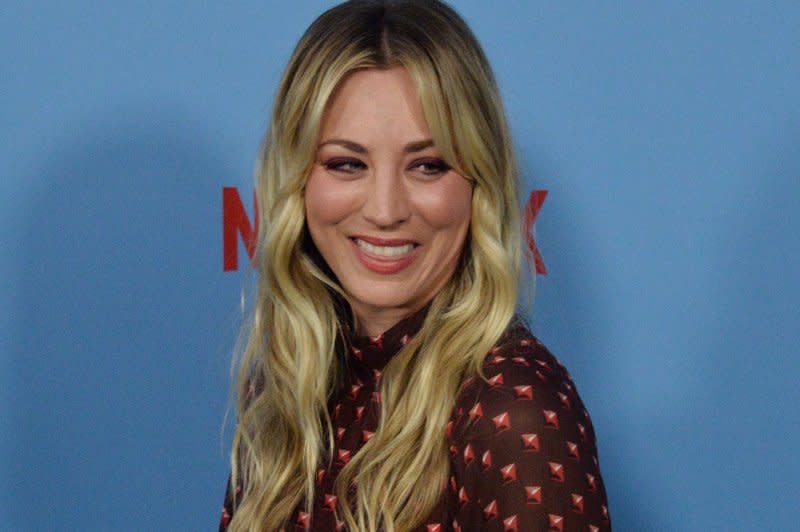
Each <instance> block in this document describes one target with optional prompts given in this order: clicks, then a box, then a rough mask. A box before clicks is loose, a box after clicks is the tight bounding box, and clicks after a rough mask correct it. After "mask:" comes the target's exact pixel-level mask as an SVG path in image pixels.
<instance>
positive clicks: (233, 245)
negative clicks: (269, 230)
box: [222, 187, 258, 272]
mask: <svg viewBox="0 0 800 532" xmlns="http://www.w3.org/2000/svg"><path fill="white" fill-rule="evenodd" d="M253 219H254V220H255V223H254V224H252V225H251V224H250V219H249V218H248V217H247V212H246V211H245V210H244V205H242V199H241V198H240V197H239V191H238V190H236V188H235V187H223V188H222V263H223V264H222V267H223V270H224V271H226V272H230V271H234V270H237V269H238V268H239V246H238V243H239V242H238V240H237V235H241V237H242V242H244V246H245V249H246V250H247V255H248V256H249V257H250V261H251V262H252V261H253V259H254V256H255V250H256V238H257V235H258V203H257V202H256V197H255V192H254V193H253Z"/></svg>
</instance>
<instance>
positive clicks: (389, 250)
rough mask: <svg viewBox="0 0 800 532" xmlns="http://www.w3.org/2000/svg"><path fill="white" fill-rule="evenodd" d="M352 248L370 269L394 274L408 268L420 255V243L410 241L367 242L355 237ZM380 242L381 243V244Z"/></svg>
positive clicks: (352, 239) (351, 239) (361, 261)
mask: <svg viewBox="0 0 800 532" xmlns="http://www.w3.org/2000/svg"><path fill="white" fill-rule="evenodd" d="M349 240H350V242H352V249H353V251H354V253H355V256H356V258H357V259H358V261H359V262H360V263H361V264H362V265H363V266H364V267H365V268H366V269H368V270H370V271H372V272H375V273H380V274H385V275H388V274H393V273H398V272H400V271H401V270H404V269H406V268H407V267H408V266H410V265H411V263H413V262H414V260H415V259H416V258H417V255H419V245H418V244H415V243H413V242H409V241H380V242H374V243H373V242H367V241H365V240H363V239H361V238H357V237H353V238H350V239H349ZM379 244H380V245H379Z"/></svg>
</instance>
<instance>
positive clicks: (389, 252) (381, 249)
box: [355, 238, 414, 257]
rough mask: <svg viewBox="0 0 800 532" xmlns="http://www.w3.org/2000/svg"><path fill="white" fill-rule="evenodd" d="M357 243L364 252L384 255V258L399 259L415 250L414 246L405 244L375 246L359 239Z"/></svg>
mask: <svg viewBox="0 0 800 532" xmlns="http://www.w3.org/2000/svg"><path fill="white" fill-rule="evenodd" d="M355 241H356V244H357V245H358V247H360V248H361V249H363V250H364V251H368V252H370V253H373V254H375V255H382V256H384V257H399V256H400V255H405V254H406V253H409V252H410V251H411V250H412V249H414V244H405V245H403V246H373V245H372V244H370V243H369V242H364V241H363V240H359V239H358V238H356V239H355Z"/></svg>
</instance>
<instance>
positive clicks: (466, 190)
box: [417, 178, 472, 231]
mask: <svg viewBox="0 0 800 532" xmlns="http://www.w3.org/2000/svg"><path fill="white" fill-rule="evenodd" d="M459 180H463V178H459ZM417 207H418V209H419V211H420V212H421V213H424V215H425V219H426V220H427V222H428V224H430V225H431V226H433V227H436V228H439V229H445V228H451V229H453V230H454V231H455V230H456V229H458V228H466V227H467V226H468V225H469V220H470V216H471V213H472V187H471V186H470V185H469V183H468V182H467V181H466V180H463V182H454V183H450V184H449V185H448V186H446V187H442V188H441V189H439V190H437V191H435V192H434V193H431V194H425V195H423V196H421V197H419V198H418V201H417Z"/></svg>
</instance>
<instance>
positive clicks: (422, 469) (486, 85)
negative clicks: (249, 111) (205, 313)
mask: <svg viewBox="0 0 800 532" xmlns="http://www.w3.org/2000/svg"><path fill="white" fill-rule="evenodd" d="M396 66H401V67H404V68H405V69H406V70H407V71H408V72H409V74H410V76H411V77H412V79H413V81H414V84H415V87H416V90H417V92H418V95H419V98H420V102H421V105H422V109H423V113H424V115H425V118H426V121H427V124H428V127H429V128H430V130H431V134H432V137H433V139H434V143H435V145H436V146H437V147H438V148H439V149H440V150H441V152H442V157H443V159H444V160H445V161H446V162H447V164H449V165H450V166H451V167H453V169H454V170H456V171H457V172H458V173H459V174H461V175H463V176H465V177H467V178H468V179H470V180H471V181H472V182H473V185H474V186H473V195H472V211H471V212H472V215H471V220H470V228H469V232H468V235H467V242H466V243H465V246H464V251H463V255H462V260H461V262H460V263H459V266H458V268H457V270H456V272H455V273H454V275H453V277H452V279H451V280H450V281H449V283H448V284H447V285H446V286H445V288H444V289H442V290H441V291H440V292H439V293H438V294H437V295H436V296H435V297H434V299H433V302H432V305H431V307H430V309H429V311H428V314H427V316H426V320H425V323H424V324H423V326H422V328H421V330H420V332H419V333H418V334H417V335H415V337H414V338H413V339H412V340H411V341H410V342H409V343H408V344H407V345H406V346H404V347H403V349H401V351H400V352H399V353H398V354H397V355H396V356H395V357H393V359H392V360H391V361H390V362H389V364H388V365H387V366H386V368H385V370H384V373H383V377H382V380H381V388H380V393H381V397H382V413H381V419H380V422H379V427H378V430H377V431H376V432H375V434H374V436H373V437H372V438H371V439H370V440H369V441H368V442H367V443H365V444H364V446H363V447H362V448H361V449H360V451H359V452H358V453H356V454H355V455H354V456H353V458H352V459H351V460H350V462H348V464H347V465H346V466H345V467H344V468H343V469H342V471H341V472H340V473H339V476H338V478H337V481H336V486H335V490H336V494H337V496H338V497H339V501H340V503H341V505H340V506H341V509H342V515H341V518H342V519H344V520H345V521H346V523H347V526H348V528H350V529H353V530H368V531H375V530H378V529H379V528H380V529H384V530H386V531H387V532H392V531H395V530H408V529H412V528H414V526H416V525H418V524H419V522H420V521H421V520H422V519H424V518H425V517H426V515H427V514H428V513H429V512H430V511H431V510H432V509H433V508H434V506H435V505H436V504H437V502H438V501H439V499H440V497H441V495H442V492H443V490H444V489H445V485H446V480H447V476H448V470H449V458H448V443H447V441H446V438H445V426H446V424H447V422H448V420H449V418H450V416H451V413H452V408H453V405H454V403H455V399H456V396H457V394H458V390H459V387H460V385H461V383H462V382H463V380H464V379H465V378H467V377H469V376H472V375H477V374H480V368H481V365H482V363H483V361H484V358H485V356H486V353H487V352H489V350H490V349H491V348H492V347H493V346H494V344H495V343H496V342H497V340H498V339H499V338H500V336H501V335H502V333H503V332H504V331H505V329H506V328H507V326H508V324H509V322H510V321H511V319H512V316H513V314H514V310H515V304H516V298H517V288H518V279H519V274H520V262H521V261H520V259H521V254H522V251H521V250H522V245H521V242H522V240H521V231H520V219H519V205H518V201H517V190H518V167H517V161H516V156H515V154H514V149H513V145H512V142H511V139H510V134H509V128H508V125H507V122H506V118H505V113H504V110H503V106H502V102H501V99H500V95H499V91H498V88H497V84H496V81H495V79H494V75H493V73H492V70H491V67H490V65H489V63H488V61H487V59H486V57H485V55H484V53H483V51H482V49H481V47H480V45H479V43H478V41H477V39H476V38H475V36H474V35H473V33H472V32H471V30H470V29H469V27H468V26H467V25H466V23H465V22H464V21H463V20H462V18H461V17H460V16H459V15H458V14H457V13H456V11H455V10H453V9H452V8H451V7H450V6H448V5H447V4H446V3H444V2H441V1H431V0H396V1H393V0H388V1H387V0H351V1H349V2H345V3H343V4H340V5H337V6H335V7H333V8H331V9H329V10H328V11H326V12H325V13H323V14H322V15H320V16H319V17H318V18H317V19H316V20H315V21H314V22H313V23H312V24H311V26H310V27H309V28H308V29H307V31H306V32H305V34H304V35H303V36H302V38H301V39H300V41H299V43H298V44H297V47H296V48H295V50H294V52H293V54H292V56H291V59H290V61H289V64H288V66H287V68H286V70H285V72H284V75H283V77H282V79H281V82H280V85H279V88H278V91H277V93H276V97H275V101H274V106H273V109H272V117H271V121H270V126H269V129H268V131H267V134H266V136H265V139H264V142H263V144H262V149H261V153H260V156H259V165H258V168H257V183H256V190H257V196H258V204H259V205H260V206H261V208H260V214H259V217H260V219H259V226H260V228H261V230H260V232H259V235H258V238H259V240H258V245H257V256H256V257H257V258H256V261H257V268H258V272H259V283H258V289H257V294H256V300H255V304H254V309H253V314H252V319H251V320H250V323H249V325H248V326H249V327H250V330H249V338H248V341H247V345H246V347H245V349H244V354H243V356H242V359H241V362H240V364H239V369H238V375H237V380H238V383H237V389H238V393H237V424H236V429H235V434H234V441H233V451H232V455H231V469H232V485H233V486H236V485H238V484H241V486H242V495H241V497H239V498H237V500H238V499H241V500H240V501H239V503H238V506H237V508H236V511H235V513H234V517H233V519H232V521H231V522H230V524H229V530H231V531H232V532H233V531H241V530H262V529H266V530H277V529H280V528H282V527H283V526H285V525H286V523H287V520H288V519H289V518H290V517H291V514H292V512H293V511H294V509H295V508H296V507H297V505H298V504H301V503H303V504H305V508H306V511H308V512H310V511H311V508H312V507H313V500H314V494H315V478H316V473H317V470H318V468H319V467H320V466H321V465H323V464H325V463H330V461H331V460H332V457H331V456H330V452H331V450H332V449H333V428H332V422H331V419H330V416H329V414H328V411H327V403H328V399H329V398H330V397H331V395H332V394H334V393H336V391H337V386H338V382H339V379H340V377H341V374H342V367H341V357H342V353H340V352H339V351H340V350H339V349H338V347H337V344H338V345H341V344H340V342H341V340H342V338H341V337H340V335H341V334H342V332H341V330H340V328H339V322H338V319H337V309H336V308H335V304H336V300H337V298H340V299H341V300H343V301H345V302H348V303H349V301H348V296H347V294H346V293H345V292H344V290H343V289H342V287H341V286H340V285H339V283H338V281H337V280H336V278H335V276H334V275H333V274H332V272H331V271H330V270H329V268H327V266H326V265H325V263H324V261H323V260H322V259H321V257H320V256H319V254H318V252H317V251H316V248H315V246H314V244H313V242H312V241H311V238H310V235H309V234H308V230H307V228H306V225H305V207H304V197H303V195H304V187H305V182H306V179H307V177H308V175H309V172H310V170H311V165H312V164H313V162H314V160H315V156H316V150H317V143H318V141H319V139H318V135H319V132H320V130H321V124H322V120H323V117H324V113H325V109H326V105H327V103H328V102H329V101H330V100H331V97H332V95H333V93H334V92H335V90H336V89H337V88H338V87H339V86H340V85H341V84H342V82H343V81H344V79H345V78H346V77H347V76H348V75H350V74H352V73H353V72H356V71H359V70H362V69H368V68H379V69H386V68H392V67H396ZM351 485H355V486H357V489H355V490H354V491H351V490H350V486H351ZM353 494H354V495H353ZM312 519H313V517H312Z"/></svg>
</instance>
